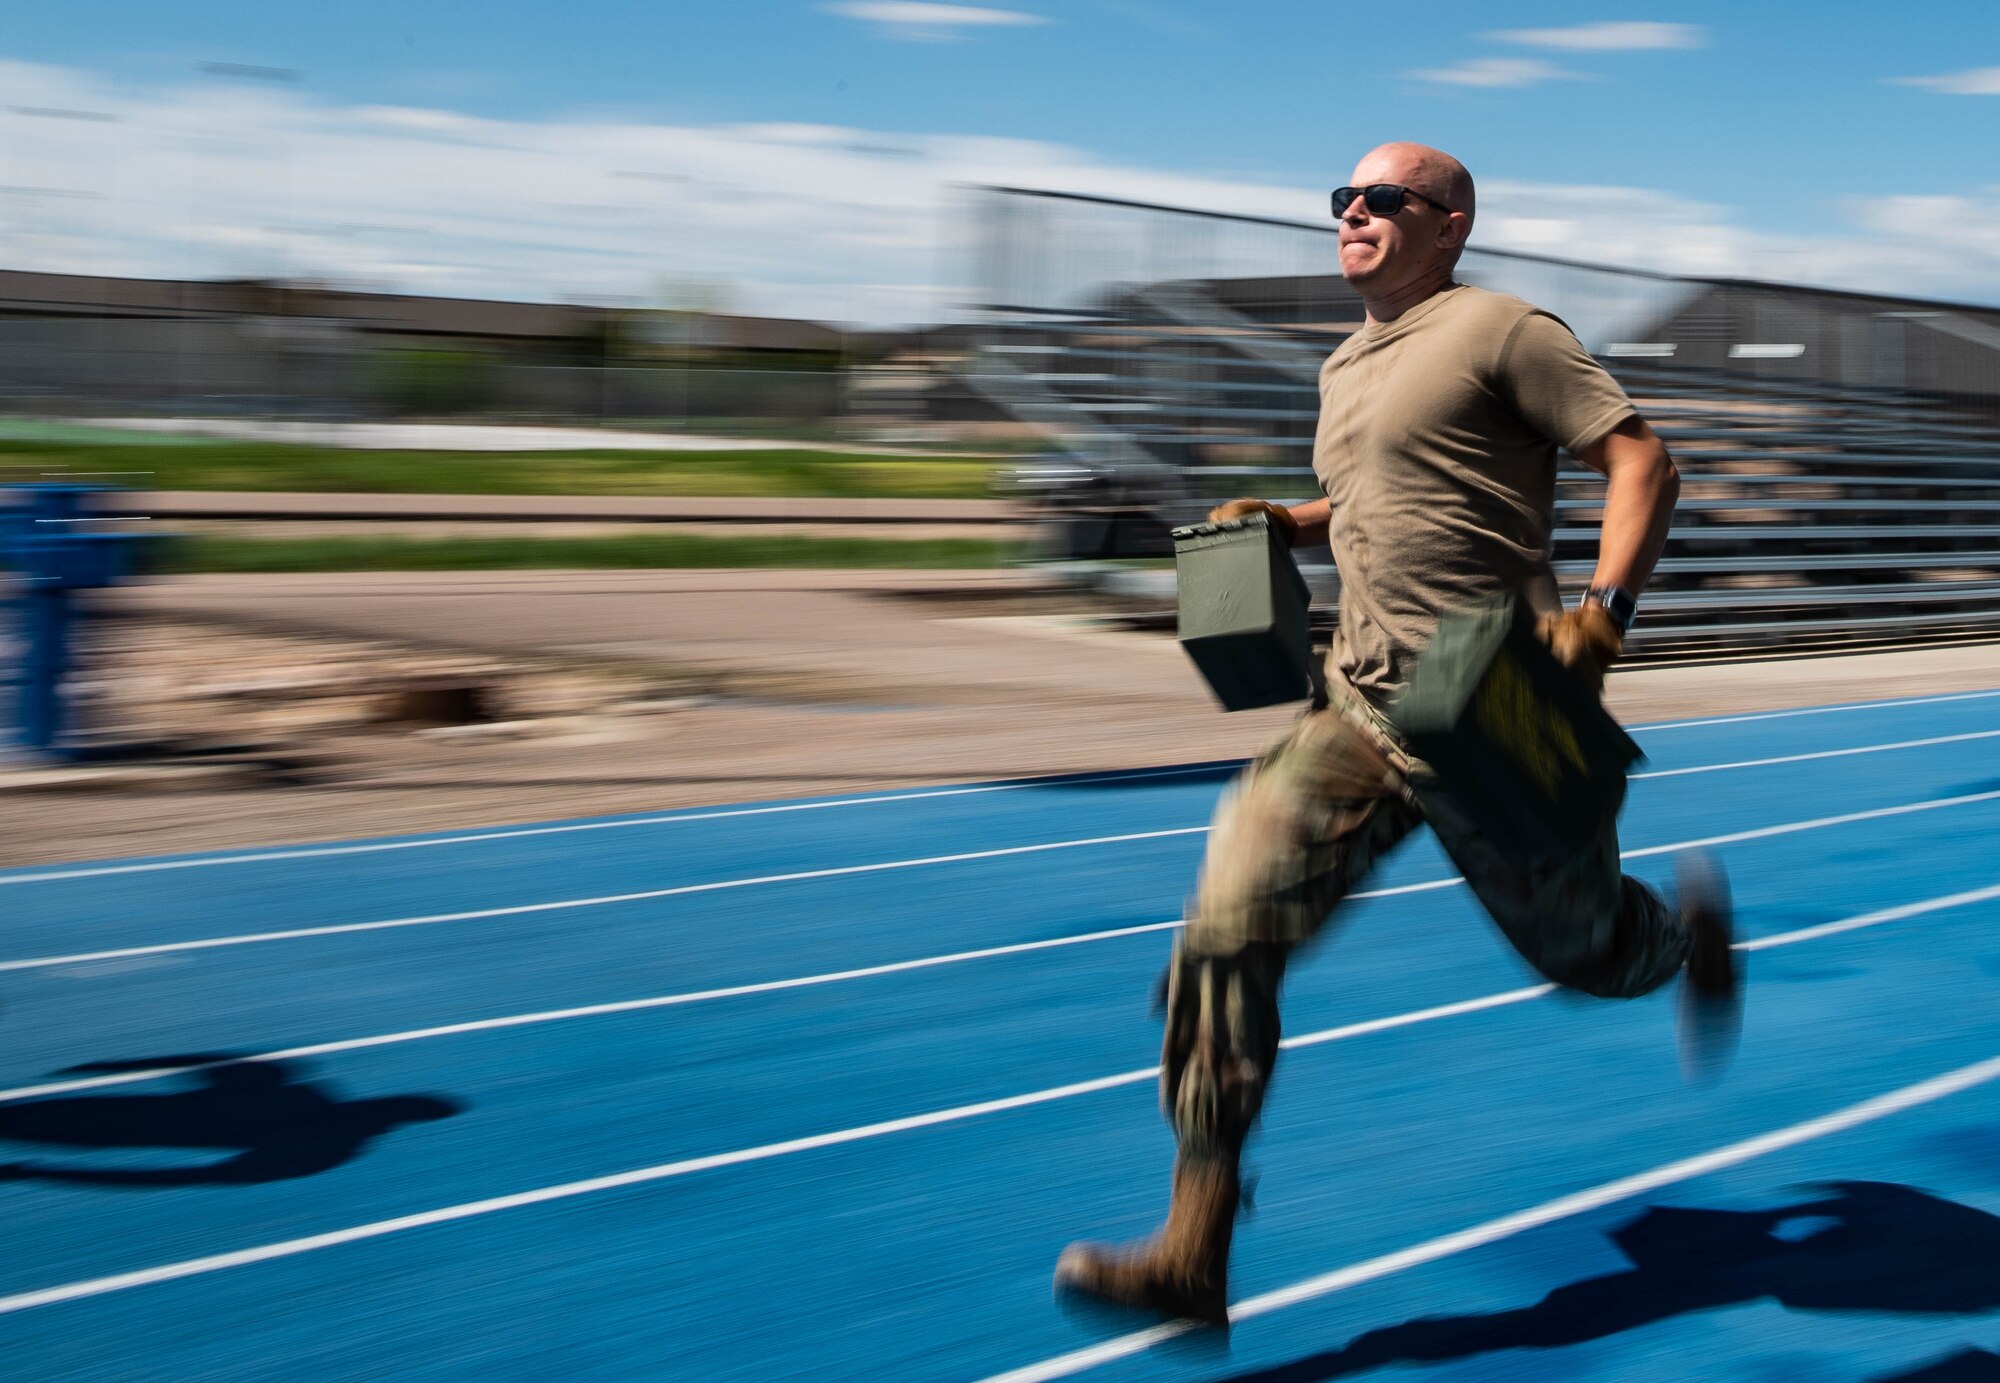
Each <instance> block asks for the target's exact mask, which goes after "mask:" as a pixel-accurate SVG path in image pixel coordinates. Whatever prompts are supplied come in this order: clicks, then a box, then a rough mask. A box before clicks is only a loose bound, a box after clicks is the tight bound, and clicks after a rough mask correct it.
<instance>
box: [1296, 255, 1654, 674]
mask: <svg viewBox="0 0 2000 1383" xmlns="http://www.w3.org/2000/svg"><path fill="white" fill-rule="evenodd" d="M1319 405H1320V407H1319V431H1318V435H1317V437H1316V439H1315V440H1314V443H1313V470H1314V471H1315V472H1316V473H1317V474H1318V476H1319V483H1320V487H1321V488H1322V489H1323V490H1325V491H1326V496H1327V498H1328V499H1329V500H1331V501H1332V504H1333V522H1332V543H1333V557H1334V562H1335V564H1336V565H1337V566H1338V567H1339V569H1340V579H1341V586H1340V626H1339V630H1338V632H1337V634H1336V636H1335V640H1334V646H1333V661H1334V666H1335V667H1336V668H1338V669H1339V670H1340V672H1341V673H1342V674H1344V675H1345V676H1346V678H1347V680H1348V681H1350V682H1351V683H1353V684H1354V685H1355V687H1357V688H1358V689H1359V690H1360V691H1361V692H1362V693H1363V694H1364V695H1366V696H1367V697H1368V698H1369V699H1370V700H1371V701H1374V702H1376V703H1377V704H1381V703H1382V702H1383V701H1385V700H1386V698H1388V697H1390V696H1392V695H1394V694H1395V693H1396V692H1397V691H1399V690H1401V688H1402V685H1403V681H1404V678H1405V677H1406V676H1407V674H1408V670H1409V666H1410V663H1411V661H1412V659H1413V657H1414V655H1415V654H1417V653H1419V652H1421V651H1422V650H1423V648H1424V646H1425V645H1426V644H1427V643H1428V642H1429V641H1430V637H1431V633H1432V631H1433V629H1435V628H1436V625H1437V618H1438V615H1439V614H1440V613H1442V612H1444V611H1446V610H1452V609H1458V608H1462V607H1464V606H1467V605H1471V604H1474V603H1476V602H1478V601H1479V600H1481V599H1483V598H1485V597H1487V596H1491V595H1494V594H1497V593H1498V592H1500V591H1504V590H1514V591H1519V592H1522V593H1524V594H1525V595H1526V597H1527V598H1528V600H1529V601H1530V602H1531V603H1532V604H1533V605H1534V606H1535V608H1537V609H1538V610H1542V611H1545V612H1550V613H1553V612H1554V611H1555V610H1557V609H1559V608H1560V603H1559V601H1558V599H1557V596H1556V588H1555V578H1554V576H1553V574H1552V572H1551V571H1550V568H1549V542H1550V529H1551V527H1552V526H1553V521H1554V510H1555V485H1556V448H1557V447H1558V446H1561V447H1565V448H1567V449H1568V450H1570V451H1572V452H1577V451H1582V450H1585V449H1587V448H1589V447H1590V446H1592V445H1593V444H1595V443H1596V442H1598V441H1600V440H1601V439H1602V438H1603V437H1604V436H1605V434H1607V433H1608V432H1610V431H1611V429H1612V428H1614V427H1616V426H1617V425H1618V424H1619V423H1620V422H1622V421H1623V420H1624V419H1625V418H1626V416H1627V415H1629V414H1631V413H1632V412H1633V408H1632V403H1631V400H1629V399H1628V398H1626V397H1625V391H1624V390H1622V389H1620V388H1619V387H1618V384H1617V381H1615V380H1613V379H1612V378H1611V376H1610V375H1608V374H1606V373H1605V371H1604V368H1603V366H1601V365H1599V364H1598V363H1597V362H1596V361H1595V360H1592V359H1591V358H1590V356H1589V354H1588V353H1586V352H1585V350H1584V349H1583V346H1582V344H1581V343H1580V342H1579V341H1578V340H1577V339H1576V337H1575V336H1574V335H1573V334H1571V332H1570V329H1569V328H1568V327H1566V326H1564V325H1563V324H1562V322H1561V321H1560V320H1559V319H1557V318H1555V317H1553V316H1550V315H1549V314H1548V313H1546V312H1543V311H1542V310H1541V309H1539V308H1537V307H1535V306H1534V305H1533V304H1532V303H1526V302H1523V301H1521V299H1519V298H1515V297H1509V296H1508V295H1507V294H1504V293H1491V292H1488V291H1486V290H1485V289H1483V288H1473V287H1470V286H1466V285H1458V284H1454V285H1453V286H1451V287H1449V288H1447V289H1445V290H1444V291H1443V292H1441V293H1438V294H1437V295H1436V296H1435V297H1431V298H1427V299H1425V300H1424V301H1423V302H1421V303H1419V304H1418V305H1417V306H1415V307H1413V308H1411V309H1410V310H1409V311H1408V312H1406V313H1404V314H1403V315H1402V316H1401V317H1398V318H1397V319H1396V320H1395V321H1393V322H1380V323H1371V324H1369V325H1368V326H1365V327H1363V328H1362V329H1361V330H1360V331H1357V332H1356V333H1355V334H1354V335H1352V336H1350V337H1348V338H1347V340H1346V341H1344V342H1342V343H1341V345H1340V348H1339V349H1338V350H1336V351H1335V352H1334V353H1333V354H1332V355H1331V356H1329V357H1328V358H1327V362H1326V364H1325V365H1324V366H1323V367H1322V368H1321V369H1320V374H1319Z"/></svg>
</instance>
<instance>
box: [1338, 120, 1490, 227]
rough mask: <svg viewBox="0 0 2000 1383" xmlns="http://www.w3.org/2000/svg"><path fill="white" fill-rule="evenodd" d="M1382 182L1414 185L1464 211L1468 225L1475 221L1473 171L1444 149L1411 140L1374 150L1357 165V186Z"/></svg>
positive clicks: (1426, 193)
mask: <svg viewBox="0 0 2000 1383" xmlns="http://www.w3.org/2000/svg"><path fill="white" fill-rule="evenodd" d="M1378 182H1393V183H1401V184H1402V185H1403V186H1405V187H1414V188H1415V189H1416V190H1417V191H1419V192H1421V193H1423V194H1424V195H1425V196H1426V197H1430V198H1433V199H1435V200H1437V201H1440V202H1443V203H1444V204H1445V205H1446V206H1448V207H1450V208H1451V209H1452V210H1453V211H1460V212H1464V213H1465V219H1466V222H1467V223H1468V224H1470V222H1471V221H1472V216H1473V193H1472V174H1470V173H1468V172H1466V170H1465V165H1464V164H1462V163H1460V162H1459V161H1458V160H1457V159H1455V158H1453V157H1452V156H1451V155H1450V154H1447V153H1446V152H1445V151H1444V150H1442V149H1433V148H1432V147H1431V146H1430V145H1428V144H1412V143H1410V142H1409V141H1407V140H1397V141H1395V142H1394V143H1390V144H1383V145H1380V146H1378V147H1376V148H1373V149H1370V150H1369V151H1368V152H1367V153H1366V154H1364V155H1363V156H1362V159H1361V162H1359V163H1357V164H1355V165H1354V185H1355V186H1356V187H1366V186H1368V185H1369V184H1370V183H1378Z"/></svg>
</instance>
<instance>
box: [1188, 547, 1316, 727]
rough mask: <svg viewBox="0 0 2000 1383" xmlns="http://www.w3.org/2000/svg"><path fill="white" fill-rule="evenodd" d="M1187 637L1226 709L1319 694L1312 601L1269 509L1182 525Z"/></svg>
mask: <svg viewBox="0 0 2000 1383" xmlns="http://www.w3.org/2000/svg"><path fill="white" fill-rule="evenodd" d="M1173 536H1174V578H1175V583H1176V586H1177V587H1178V590H1179V595H1180V642H1181V647H1182V648H1185V649H1186V650H1187V651H1188V656H1189V657H1191V658H1193V659H1194V665H1195V666H1196V667H1197V668H1199V669H1200V670H1201V675H1202V676H1203V677H1204V678H1205V679H1207V681H1208V685H1209V688H1210V690H1212V691H1213V692H1214V693H1215V698H1216V700H1218V701H1220V702H1221V703H1222V709H1223V710H1225V711H1247V710H1252V709H1254V708H1256V707H1258V706H1275V705H1278V704H1279V703H1280V702H1285V701H1302V700H1304V699H1305V698H1306V697H1308V696H1310V695H1312V689H1313V679H1312V636H1311V630H1310V627H1309V625H1308V623H1307V618H1306V610H1307V607H1308V605H1310V603H1311V600H1312V595H1311V592H1310V591H1308V590H1307V588H1306V583H1305V578H1304V577H1302V576H1300V575H1299V568H1298V564H1297V563H1295V562H1293V561H1292V553H1291V549H1290V548H1288V547H1287V546H1286V545H1285V540H1284V539H1283V538H1282V537H1280V536H1279V535H1278V533H1277V531H1276V530H1274V529H1273V528H1272V527H1271V525H1270V523H1269V522H1268V521H1267V520H1266V519H1265V517H1264V516H1263V515H1262V514H1253V515H1250V516H1249V517H1248V518H1242V519H1231V520H1230V521H1229V522H1227V523H1197V524H1191V525H1189V526H1188V527H1186V528H1176V529H1175V530H1174V535H1173Z"/></svg>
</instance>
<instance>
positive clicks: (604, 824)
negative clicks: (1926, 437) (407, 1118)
mask: <svg viewBox="0 0 2000 1383" xmlns="http://www.w3.org/2000/svg"><path fill="white" fill-rule="evenodd" d="M1991 697H2000V691H1982V692H1959V693H1956V694H1954V695H1950V696H1913V697H1905V698H1903V699H1901V700H1892V701H1858V702H1853V703H1851V704H1848V705H1844V706H1806V707H1801V708H1798V709H1794V710H1787V711H1759V712H1757V713H1755V714H1751V715H1733V716H1712V717H1707V718H1703V719H1695V720H1677V721H1666V722H1662V723H1660V724H1655V725H1634V726H1630V727H1628V728H1629V729H1630V730H1631V732H1632V733H1633V734H1635V735H1643V734H1653V733H1656V732H1658V731H1664V730H1692V729H1699V728H1701V727H1703V726H1708V725H1736V724H1740V723H1742V722H1744V721H1753V720H1784V719H1788V718H1790V717H1793V716H1817V715H1838V714H1840V713H1842V712H1845V711H1877V710H1894V709H1895V708H1897V707H1899V706H1931V705H1938V704H1941V703H1944V702H1950V701H1980V700H1985V699H1988V698H1991ZM1218 766H1219V765H1217V764H1184V765H1180V766H1177V767H1169V768H1140V769H1131V770H1129V771H1126V772H1120V773H1100V774H1091V775H1088V776H1083V777H1066V776H1057V777H1049V778H1029V779H1023V780H1022V781H1020V782H1013V783H979V784H974V785H971V786H968V787H958V788H930V789H926V790H924V791H922V792H900V793H883V794H878V795H875V796H869V797H841V798H832V799H829V800H827V801H823V802H780V803H774V804H772V805H770V806H762V807H728V808H720V809H717V810H713V811H694V812H674V813H669V814H666V815H663V816H645V817H632V818H628V819H624V820H618V821H574V822H566V823H562V824H558V825H552V826H517V827H508V828H506V829H502V830H494V831H469V832H465V833H462V834H459V835H451V836H430V837H426V838H424V839H422V840H378V841H366V842H361V843H357V844H353V845H313V846H297V847H290V848H286V849H281V850H250V851H244V852H242V853H239V854H234V855H202V856H198V857H195V858H192V859H176V860H140V861H135V862H132V863H126V864H106V865H78V866H76V867H74V868H69V869H42V870H35V871H33V872H28V873H13V874H0V888H4V887H6V886H8V885H11V884H39V883H57V882H60V881H63V880H67V879H102V878H107V877H113V876H117V875H124V874H150V873H158V872H161V871H165V870H174V869H212V868H215V867H217V866H219V865H227V864H263V863H267V862H271V861H284V860H309V859H329V858H335V857H339V856H345V855H373V854H382V853H384V852H388V851H394V850H425V849H430V848H433V847H436V846H445V845H476V844H480V843H483V842H485V841H490V840H521V839H526V838H529V837H533V836H556V835H570V834H574V833H576V832H580V831H618V830H628V829H632V828H635V827H640V826H671V825H674V824H675V823H677V822H683V821H721V820H727V819H730V818H734V817H743V816H775V815H780V814H784V813H789V812H814V811H824V810H827V809H829V808H833V807H867V806H874V805H877V804H881V803H890V802H921V801H928V800H931V799H933V798H940V797H974V796H979V795H982V794H986V793H995V792H1021V791H1025V790H1027V789H1030V788H1048V787H1061V786H1064V785H1066V784H1078V785H1085V784H1090V783H1120V782H1130V781H1133V780H1139V779H1147V778H1187V777H1197V776H1201V775H1205V774H1212V773H1214V772H1215V771H1216V769H1217V767H1218ZM1221 766H1227V765H1221Z"/></svg>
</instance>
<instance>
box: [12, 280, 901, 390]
mask: <svg viewBox="0 0 2000 1383" xmlns="http://www.w3.org/2000/svg"><path fill="white" fill-rule="evenodd" d="M860 344H861V345H863V346H865V344H866V343H865V342H863V343H860ZM855 345H856V343H855V342H853V341H852V340H851V339H850V337H849V335H848V334H847V333H844V332H843V331H842V330H841V329H839V328H837V327H832V326H828V325H825V324H823V323H819V322H810V321H799V320H792V319H784V318H766V317H743V316H732V315H726V314H717V313H672V312H654V311H634V310H630V309H623V308H610V307H601V306H590V305H576V304H564V303H520V302H500V301H491V300H485V299H473V298H444V297H420V296H408V295H401V294H388V293H367V292H354V291H350V290H345V289H337V288H328V287H324V286H321V285H316V284H301V283H283V282H271V281H260V280H245V281H224V282H212V281H176V280H160V279H130V278H99V277H93V276H85V275H76V274H42V273H26V272H20V271H0V405H7V406H13V407H16V408H34V409H43V410H50V409H63V410H76V409H83V410H92V411H96V410H103V409H115V410H152V409H167V410H171V411H177V412H180V411H202V412H214V411H222V412H286V413H300V412H304V413H327V414H371V413H383V412H392V413H393V412H408V411H417V412H438V411H442V412H455V411H464V410H468V409H471V410H476V409H481V408H486V407H498V406H501V405H503V404H505V405H507V406H509V407H511V408H513V409H515V410H517V411H521V412H527V413H541V414H572V415H579V416H589V415H596V414H600V413H602V412H604V411H605V409H606V408H607V406H611V405H616V407H615V408H613V411H614V412H617V413H619V414H621V415H628V416H639V415H643V414H645V413H646V412H648V411H654V412H659V413H662V414H675V413H682V412H686V411H688V409H689V407H690V405H692V407H693V410H694V411H695V412H702V411H711V412H727V411H729V408H730V406H731V404H732V398H731V397H730V396H731V393H732V391H731V390H729V389H727V388H725V387H723V386H721V385H720V384H719V383H712V384H711V387H710V388H709V389H708V390H707V391H706V392H707V393H708V394H711V395H713V396H714V397H712V398H704V397H702V395H703V392H704V391H703V390H701V389H700V388H695V390H694V393H695V397H693V398H690V397H689V388H690V387H691V386H690V385H689V384H688V383H687V382H685V381H680V380H676V381H674V383H675V384H676V385H677V386H678V387H677V388H675V389H673V390H664V389H655V390H653V391H651V394H652V395H653V396H649V392H648V390H647V389H646V385H647V384H648V383H651V384H655V385H663V384H665V383H667V381H665V380H662V379H650V380H649V379H648V378H647V377H645V376H644V375H643V374H633V375H630V377H626V378H619V379H612V380H607V379H603V378H598V377H596V376H595V375H593V376H592V377H590V378H585V377H583V376H582V375H580V374H579V373H578V372H579V371H603V370H605V369H607V368H608V369H613V370H617V371H621V372H627V371H643V370H645V369H647V368H649V367H650V368H653V369H656V370H657V369H663V368H670V367H671V368H674V369H677V370H686V369H688V368H691V367H698V368H703V369H707V370H714V371H748V372H753V373H764V372H774V373H788V374H797V375H799V376H801V379H800V380H799V381H795V382H794V383H793V384H792V385H791V386H790V388H789V391H787V390H786V389H784V388H782V387H779V386H773V389H772V390H771V392H772V393H774V394H780V395H782V394H785V393H787V392H789V393H790V394H791V395H792V396H794V397H793V399H792V411H793V412H804V413H810V412H812V411H813V410H814V409H816V408H817V409H819V410H820V411H827V410H831V409H832V408H833V407H835V406H836V403H837V394H838V390H837V388H835V387H833V386H832V385H831V384H829V383H827V382H826V381H821V383H820V385H819V387H818V388H814V386H813V385H812V384H811V383H809V382H805V381H804V379H803V377H804V376H806V375H810V374H814V373H820V374H830V373H832V372H836V371H838V370H839V368H840V367H841V366H842V364H843V363H845V360H846V358H847V354H848V352H849V351H850V349H852V348H854V346H855ZM733 392H735V393H741V392H742V390H740V389H738V390H735V391H733ZM781 401H782V400H781Z"/></svg>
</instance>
